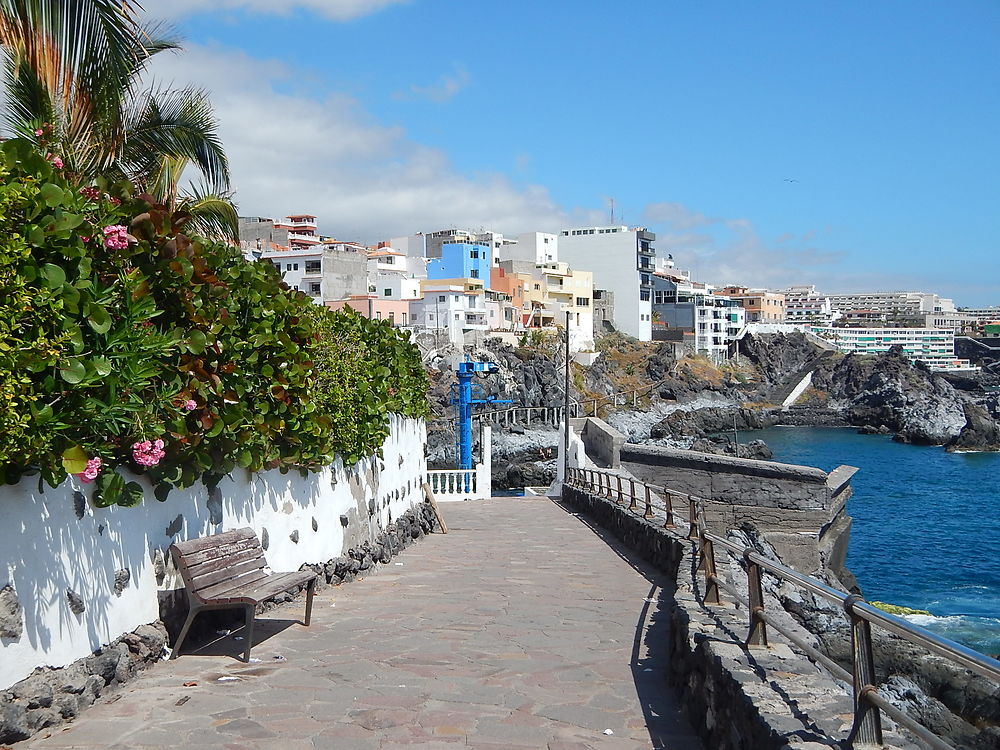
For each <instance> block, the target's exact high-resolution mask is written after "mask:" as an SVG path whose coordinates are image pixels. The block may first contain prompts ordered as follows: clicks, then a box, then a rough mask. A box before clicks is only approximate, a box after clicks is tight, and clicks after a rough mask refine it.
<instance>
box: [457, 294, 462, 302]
mask: <svg viewBox="0 0 1000 750" xmlns="http://www.w3.org/2000/svg"><path fill="white" fill-rule="evenodd" d="M455 301H456V302H461V301H462V298H461V297H459V296H458V295H457V294H456V295H455Z"/></svg>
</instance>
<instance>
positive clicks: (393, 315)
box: [389, 312, 396, 325]
mask: <svg viewBox="0 0 1000 750" xmlns="http://www.w3.org/2000/svg"><path fill="white" fill-rule="evenodd" d="M389 325H396V313H394V312H391V313H389Z"/></svg>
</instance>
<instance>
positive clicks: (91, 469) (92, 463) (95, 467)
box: [77, 456, 101, 484]
mask: <svg viewBox="0 0 1000 750" xmlns="http://www.w3.org/2000/svg"><path fill="white" fill-rule="evenodd" d="M100 473H101V457H100V456H94V457H93V458H92V459H90V460H89V461H87V468H86V469H84V470H83V471H81V472H80V473H79V474H77V476H78V477H80V481H81V482H85V483H86V484H90V483H91V482H93V481H94V480H95V479H97V475H98V474H100Z"/></svg>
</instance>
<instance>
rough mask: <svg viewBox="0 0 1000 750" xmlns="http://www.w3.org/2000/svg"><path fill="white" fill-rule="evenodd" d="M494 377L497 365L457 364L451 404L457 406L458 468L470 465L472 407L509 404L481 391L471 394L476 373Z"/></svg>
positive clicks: (506, 400) (489, 363)
mask: <svg viewBox="0 0 1000 750" xmlns="http://www.w3.org/2000/svg"><path fill="white" fill-rule="evenodd" d="M477 372H478V373H483V374H484V375H496V374H497V373H499V372H500V367H499V365H497V364H495V363H493V362H473V361H471V360H466V361H465V362H459V364H458V386H457V393H456V392H455V391H453V392H452V393H453V395H452V399H451V402H452V403H453V404H455V405H457V406H458V468H460V469H471V468H473V465H472V407H473V406H476V405H477V404H511V403H514V402H513V401H511V400H509V399H498V398H493V397H492V396H485V397H484V396H483V394H482V390H481V389H480V391H479V393H473V387H472V376H473V375H475V374H476V373H477ZM477 396H478V397H477Z"/></svg>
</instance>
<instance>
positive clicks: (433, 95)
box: [393, 67, 471, 102]
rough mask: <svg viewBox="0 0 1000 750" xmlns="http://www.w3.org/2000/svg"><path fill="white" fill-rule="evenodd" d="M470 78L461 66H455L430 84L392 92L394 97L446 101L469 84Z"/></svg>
mask: <svg viewBox="0 0 1000 750" xmlns="http://www.w3.org/2000/svg"><path fill="white" fill-rule="evenodd" d="M470 80H471V78H470V76H469V72H468V71H467V70H465V69H464V68H461V67H456V68H455V70H454V71H453V72H451V73H448V74H446V75H443V76H441V78H440V79H438V81H437V82H436V83H433V84H431V85H430V86H418V85H416V84H414V85H413V86H410V90H409V91H397V92H396V93H394V94H393V98H395V99H427V100H428V101H432V102H446V101H448V100H449V99H452V98H454V96H455V95H456V94H457V93H458V92H459V91H461V90H462V89H464V88H465V87H466V86H468V85H469V81H470Z"/></svg>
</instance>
